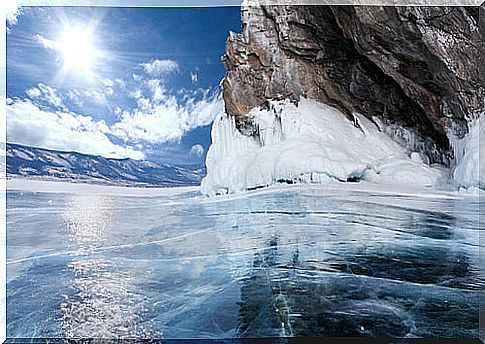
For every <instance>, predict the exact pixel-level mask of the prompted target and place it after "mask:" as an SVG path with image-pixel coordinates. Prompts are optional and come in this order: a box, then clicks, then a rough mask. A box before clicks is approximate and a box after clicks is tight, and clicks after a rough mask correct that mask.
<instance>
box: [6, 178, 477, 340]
mask: <svg viewBox="0 0 485 344" xmlns="http://www.w3.org/2000/svg"><path fill="white" fill-rule="evenodd" d="M482 205H483V204H482ZM479 215H480V214H479V202H478V197H476V198H470V197H468V198H464V197H461V196H457V195H456V194H451V193H446V192H442V193H433V194H427V193H424V194H413V193H410V194H403V193H399V194H396V193H392V192H391V193H383V192H377V191H376V190H367V191H366V190H365V189H360V190H359V191H355V190H351V189H350V188H349V187H347V186H346V187H345V188H328V187H323V186H288V187H284V188H283V187H280V188H270V189H265V190H259V191H254V192H251V193H248V194H247V195H244V196H226V197H220V198H216V199H206V198H203V197H202V196H200V195H199V194H198V192H197V191H195V190H194V189H187V191H186V192H176V193H173V192H168V191H167V192H166V193H165V194H164V193H163V192H161V193H160V194H156V193H153V194H150V195H147V196H146V197H130V196H124V195H110V194H109V192H106V193H100V192H98V193H93V192H91V193H89V192H71V193H47V192H37V193H32V192H27V191H12V190H10V191H8V193H7V336H8V337H10V338H12V337H51V338H52V337H103V338H119V337H156V338H228V337H268V336H270V337H271V336H379V337H405V336H408V337H477V336H478V327H479V292H480V288H482V287H483V278H482V274H481V272H480V265H479V247H480V245H479V242H480V240H479V236H480V231H481V228H480V225H479ZM482 246H483V244H482Z"/></svg>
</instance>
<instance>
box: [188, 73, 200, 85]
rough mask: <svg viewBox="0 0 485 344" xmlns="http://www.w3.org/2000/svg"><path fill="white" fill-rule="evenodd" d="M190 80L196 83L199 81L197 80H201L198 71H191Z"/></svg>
mask: <svg viewBox="0 0 485 344" xmlns="http://www.w3.org/2000/svg"><path fill="white" fill-rule="evenodd" d="M190 80H192V83H194V84H195V83H197V81H198V80H199V77H198V76H197V73H192V72H190Z"/></svg>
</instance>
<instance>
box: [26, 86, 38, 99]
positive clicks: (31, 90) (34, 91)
mask: <svg viewBox="0 0 485 344" xmlns="http://www.w3.org/2000/svg"><path fill="white" fill-rule="evenodd" d="M25 93H27V95H28V96H29V97H30V98H31V99H35V98H39V97H40V96H41V94H42V92H40V90H39V89H38V88H37V87H32V88H29V89H28V90H27V91H25Z"/></svg>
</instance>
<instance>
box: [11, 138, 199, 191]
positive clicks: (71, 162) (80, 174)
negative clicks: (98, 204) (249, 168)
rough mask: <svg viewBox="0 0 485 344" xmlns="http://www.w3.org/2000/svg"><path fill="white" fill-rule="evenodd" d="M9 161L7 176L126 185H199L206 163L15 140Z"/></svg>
mask: <svg viewBox="0 0 485 344" xmlns="http://www.w3.org/2000/svg"><path fill="white" fill-rule="evenodd" d="M6 165H7V166H6V173H7V177H19V176H22V177H27V178H36V179H37V178H39V179H49V180H66V181H70V182H89V183H96V184H109V185H126V186H164V187H167V186H183V185H199V184H200V181H201V179H202V178H203V177H204V176H205V167H204V166H203V165H188V166H175V165H171V164H161V163H155V162H151V161H146V160H133V159H128V158H126V159H112V158H104V157H101V156H95V155H89V154H82V153H77V152H66V151H56V150H49V149H43V148H37V147H30V146H23V145H18V144H13V143H7V144H6Z"/></svg>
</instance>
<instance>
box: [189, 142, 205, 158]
mask: <svg viewBox="0 0 485 344" xmlns="http://www.w3.org/2000/svg"><path fill="white" fill-rule="evenodd" d="M190 154H191V155H195V156H198V157H199V158H200V157H201V156H202V155H204V147H202V145H199V144H195V145H193V146H192V147H191V148H190Z"/></svg>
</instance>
